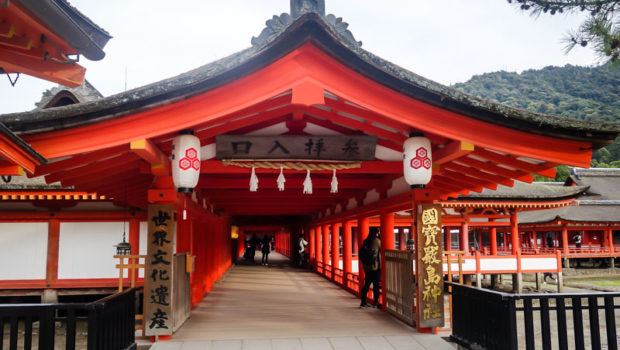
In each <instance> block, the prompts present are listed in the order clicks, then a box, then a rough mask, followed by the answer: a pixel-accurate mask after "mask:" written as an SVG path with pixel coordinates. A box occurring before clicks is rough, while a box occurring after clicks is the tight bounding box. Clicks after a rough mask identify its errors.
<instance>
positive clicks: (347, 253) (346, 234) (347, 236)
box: [342, 221, 353, 286]
mask: <svg viewBox="0 0 620 350" xmlns="http://www.w3.org/2000/svg"><path fill="white" fill-rule="evenodd" d="M352 227H353V222H352V221H345V222H344V225H343V226H342V269H343V271H344V274H343V281H342V283H343V284H344V285H345V286H346V285H347V276H348V275H349V274H351V273H352V272H353V271H352V259H353V257H352V253H353V251H352V244H351V241H352V239H353V237H352V232H351V231H352V230H351V229H352Z"/></svg>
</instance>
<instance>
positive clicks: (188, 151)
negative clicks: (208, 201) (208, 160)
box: [172, 130, 200, 193]
mask: <svg viewBox="0 0 620 350" xmlns="http://www.w3.org/2000/svg"><path fill="white" fill-rule="evenodd" d="M198 178H200V140H199V139H198V138H197V137H196V136H194V132H193V131H191V130H181V131H180V132H179V135H178V136H177V137H175V138H174V140H173V141H172V181H173V182H174V186H175V187H176V188H177V189H178V190H179V192H185V193H191V192H192V190H193V189H194V187H196V185H197V184H198Z"/></svg>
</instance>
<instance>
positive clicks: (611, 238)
mask: <svg viewBox="0 0 620 350" xmlns="http://www.w3.org/2000/svg"><path fill="white" fill-rule="evenodd" d="M605 237H607V246H608V248H609V252H610V253H613V252H614V231H612V229H611V228H607V229H605ZM612 267H613V266H612Z"/></svg>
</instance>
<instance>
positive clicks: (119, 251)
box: [114, 232, 131, 255]
mask: <svg viewBox="0 0 620 350" xmlns="http://www.w3.org/2000/svg"><path fill="white" fill-rule="evenodd" d="M114 247H116V255H131V244H129V243H127V242H126V241H125V232H123V241H122V242H121V243H119V244H117V245H115V246H114Z"/></svg>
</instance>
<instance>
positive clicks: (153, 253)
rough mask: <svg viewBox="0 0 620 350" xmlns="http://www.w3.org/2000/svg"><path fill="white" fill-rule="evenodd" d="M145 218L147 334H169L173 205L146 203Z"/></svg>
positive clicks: (170, 326) (170, 324)
mask: <svg viewBox="0 0 620 350" xmlns="http://www.w3.org/2000/svg"><path fill="white" fill-rule="evenodd" d="M148 220H149V221H148V236H147V237H148V238H147V242H148V248H147V258H146V273H145V276H144V279H145V284H144V302H145V303H146V312H145V316H144V322H145V325H146V335H149V336H150V335H171V334H172V307H171V305H172V293H171V292H172V261H173V260H174V259H173V254H174V252H173V251H172V244H173V243H172V242H173V237H172V236H173V232H174V206H172V205H149V208H148Z"/></svg>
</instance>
